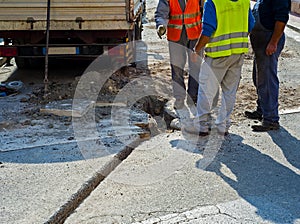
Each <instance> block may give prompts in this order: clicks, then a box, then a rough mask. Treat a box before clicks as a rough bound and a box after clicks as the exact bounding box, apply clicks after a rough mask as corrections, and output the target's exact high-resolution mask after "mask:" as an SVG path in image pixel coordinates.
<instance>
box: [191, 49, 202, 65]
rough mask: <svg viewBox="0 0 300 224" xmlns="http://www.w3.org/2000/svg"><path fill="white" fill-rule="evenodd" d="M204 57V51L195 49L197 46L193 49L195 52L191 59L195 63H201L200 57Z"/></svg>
mask: <svg viewBox="0 0 300 224" xmlns="http://www.w3.org/2000/svg"><path fill="white" fill-rule="evenodd" d="M202 57H203V52H202V51H198V52H196V51H195V48H194V49H193V52H192V54H191V61H192V62H193V63H199V62H200V59H201V58H202Z"/></svg>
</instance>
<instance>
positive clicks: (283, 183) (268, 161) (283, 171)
mask: <svg viewBox="0 0 300 224" xmlns="http://www.w3.org/2000/svg"><path fill="white" fill-rule="evenodd" d="M276 133H277V132H276ZM276 133H275V132H274V133H272V134H271V135H272V138H273V140H275V143H276V144H278V145H279V146H280V147H281V149H282V150H283V151H284V154H285V156H286V157H287V158H288V159H289V161H291V160H292V161H293V160H294V159H295V160H297V158H296V157H295V158H293V159H291V157H293V156H294V155H295V149H296V148H294V149H292V148H290V147H291V146H292V145H290V144H294V145H295V146H296V145H298V146H299V141H298V140H296V139H295V138H294V137H292V136H291V135H290V134H289V133H288V132H287V131H286V130H283V131H281V132H279V133H278V134H276ZM296 143H297V144H296ZM298 148H299V147H298ZM293 150H294V151H293ZM298 157H299V155H298ZM224 165H225V166H226V167H228V169H230V171H231V172H232V173H233V175H234V176H235V178H232V177H229V176H228V175H225V174H224V173H223V172H222V169H221V168H222V166H224ZM206 170H208V171H211V172H215V173H216V174H217V175H219V176H220V177H221V178H222V179H223V180H224V181H225V182H226V183H228V184H229V185H230V186H231V187H232V188H233V189H234V190H235V191H236V192H237V193H238V194H239V195H240V196H241V197H242V198H243V199H245V200H246V201H247V202H249V203H250V204H251V205H253V206H254V207H255V208H256V209H257V211H256V213H257V215H259V216H260V217H261V218H263V219H264V220H268V221H272V222H274V223H294V221H295V220H297V219H299V218H300V200H299V192H300V176H299V175H298V174H297V173H295V172H294V171H292V170H291V169H289V168H287V167H286V166H284V165H282V164H281V163H279V162H277V161H275V160H274V159H273V158H271V157H270V156H268V155H266V154H263V153H262V152H260V151H258V150H257V149H255V148H253V147H252V146H249V145H247V144H244V143H243V138H242V137H241V136H238V135H234V134H231V141H224V142H223V145H222V150H220V152H219V153H218V155H217V156H216V157H215V160H214V161H213V162H212V163H211V164H210V165H209V166H208V167H207V169H206Z"/></svg>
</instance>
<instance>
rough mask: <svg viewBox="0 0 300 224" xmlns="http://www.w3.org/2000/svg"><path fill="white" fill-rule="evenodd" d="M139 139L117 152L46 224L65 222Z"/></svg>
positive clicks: (129, 152) (125, 156) (139, 141)
mask: <svg viewBox="0 0 300 224" xmlns="http://www.w3.org/2000/svg"><path fill="white" fill-rule="evenodd" d="M142 141H143V140H141V139H139V140H137V141H136V142H133V143H131V146H126V147H125V148H124V149H123V150H122V151H120V152H119V153H118V154H116V155H115V156H114V157H113V158H112V160H111V161H109V162H107V163H106V164H105V165H104V166H103V167H102V168H101V169H99V170H98V171H96V173H95V174H94V175H93V176H92V177H91V178H90V179H89V180H87V181H86V182H85V183H83V184H82V185H81V187H80V189H79V190H78V191H77V192H76V193H74V194H73V195H72V196H71V197H70V199H69V200H68V201H67V202H66V203H65V204H64V205H62V206H61V207H60V208H59V209H58V210H57V211H56V212H55V214H53V215H52V216H51V217H50V218H49V220H48V221H46V222H45V224H63V223H64V222H65V220H66V219H67V218H68V217H69V216H70V215H71V214H72V213H73V212H74V211H75V210H76V208H78V206H79V205H80V204H81V203H82V202H83V201H84V200H85V199H86V198H87V197H88V196H89V195H90V194H91V193H92V191H93V190H94V189H95V188H96V187H97V186H98V185H99V184H100V183H101V182H102V181H103V180H104V179H105V178H106V177H107V176H108V175H109V174H110V173H111V172H112V171H113V170H114V169H115V168H117V166H118V165H120V164H121V163H122V161H123V160H125V159H126V158H127V157H128V156H129V155H130V154H131V152H132V151H133V150H134V149H135V148H136V147H137V146H138V145H139V144H140V143H141V142H142Z"/></svg>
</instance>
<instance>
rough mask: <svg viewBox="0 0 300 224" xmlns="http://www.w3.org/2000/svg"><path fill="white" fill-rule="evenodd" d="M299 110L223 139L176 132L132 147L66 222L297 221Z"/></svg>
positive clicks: (234, 130) (245, 124)
mask: <svg viewBox="0 0 300 224" xmlns="http://www.w3.org/2000/svg"><path fill="white" fill-rule="evenodd" d="M299 120H300V114H299V113H295V114H289V115H282V119H281V123H282V128H281V130H280V131H274V132H269V133H254V132H252V131H251V128H250V127H249V126H250V125H252V124H254V122H250V121H244V122H242V123H240V124H238V125H234V126H233V127H232V129H231V133H232V134H230V137H229V139H225V140H223V139H222V138H220V137H218V136H217V135H212V136H210V137H207V138H201V139H198V141H196V139H195V136H190V135H183V134H182V133H181V132H174V133H170V134H161V135H158V136H156V137H155V138H153V139H151V140H150V141H147V142H144V143H143V144H141V145H140V146H138V147H137V148H136V149H135V150H134V151H133V152H132V154H131V155H130V157H128V159H126V160H125V161H124V162H123V163H122V164H121V165H120V166H119V167H118V168H117V169H115V170H114V171H113V172H112V173H111V174H110V175H109V177H108V178H107V179H105V180H104V181H103V182H102V183H101V184H100V185H99V186H98V188H97V189H95V191H93V192H92V194H91V195H90V196H89V197H88V198H87V199H86V200H85V201H84V202H83V203H82V204H81V205H80V206H79V208H78V209H76V210H75V212H74V214H72V215H71V216H70V217H69V218H68V219H67V221H66V223H70V224H71V223H72V224H73V223H153V224H154V223H300V196H299V192H300V176H299V175H300V151H299V150H300V141H299V139H300V133H299V124H298V122H295V121H299Z"/></svg>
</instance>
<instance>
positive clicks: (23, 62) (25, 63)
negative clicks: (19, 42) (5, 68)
mask: <svg viewBox="0 0 300 224" xmlns="http://www.w3.org/2000/svg"><path fill="white" fill-rule="evenodd" d="M15 61H16V65H17V67H18V68H19V69H25V68H30V62H29V60H28V58H21V57H15Z"/></svg>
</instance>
